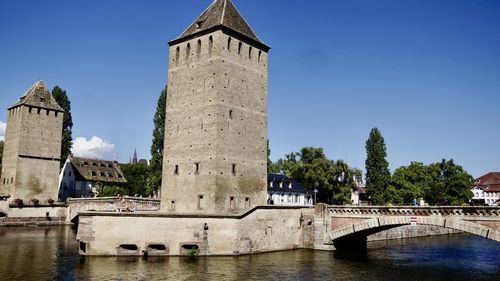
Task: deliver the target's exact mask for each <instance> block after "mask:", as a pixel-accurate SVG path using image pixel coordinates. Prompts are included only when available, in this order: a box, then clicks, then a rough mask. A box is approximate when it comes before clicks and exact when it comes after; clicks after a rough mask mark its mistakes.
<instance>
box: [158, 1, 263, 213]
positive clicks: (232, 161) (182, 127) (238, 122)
mask: <svg viewBox="0 0 500 281" xmlns="http://www.w3.org/2000/svg"><path fill="white" fill-rule="evenodd" d="M268 50H269V47H267V46H266V45H265V44H263V43H262V42H260V40H259V39H258V38H257V36H256V35H255V34H254V33H253V31H252V30H251V29H250V27H249V26H248V25H247V24H246V22H245V21H244V19H243V18H242V17H241V15H240V14H239V13H238V12H237V10H236V8H235V7H234V6H233V4H232V3H231V1H215V2H214V3H213V4H212V5H211V6H210V7H209V8H208V9H207V10H206V11H205V12H204V13H203V14H202V15H200V17H199V18H198V19H197V20H196V21H195V22H194V23H193V24H192V25H191V26H190V27H189V28H188V29H187V30H186V31H185V32H184V33H183V34H182V35H181V36H180V37H179V38H178V39H176V40H174V41H172V42H170V57H169V72H168V81H169V83H168V97H167V112H166V116H167V120H166V134H165V135H166V136H165V150H164V151H165V152H164V154H165V157H164V164H163V169H164V170H163V178H164V181H163V186H162V195H163V196H162V210H163V211H166V212H170V213H203V214H230V213H233V214H235V213H239V212H241V211H242V210H248V209H250V208H252V207H254V206H257V205H262V204H265V203H266V197H267V196H266V175H267V174H266V173H267V78H268V71H267V63H268Z"/></svg>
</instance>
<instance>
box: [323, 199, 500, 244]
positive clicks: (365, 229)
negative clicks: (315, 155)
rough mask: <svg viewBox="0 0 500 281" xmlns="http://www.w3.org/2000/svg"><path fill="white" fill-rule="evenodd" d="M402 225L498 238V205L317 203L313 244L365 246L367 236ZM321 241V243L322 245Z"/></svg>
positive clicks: (499, 233)
mask: <svg viewBox="0 0 500 281" xmlns="http://www.w3.org/2000/svg"><path fill="white" fill-rule="evenodd" d="M404 225H434V226H440V227H444V228H449V229H453V230H458V231H463V232H467V233H471V234H474V235H478V236H482V237H484V238H487V239H491V240H494V241H497V242H500V207H452V206H440V207H386V206H328V205H324V204H317V205H316V212H315V241H317V242H315V244H316V245H315V248H318V249H329V247H330V249H331V245H333V246H335V248H336V249H337V250H342V249H352V248H361V249H366V241H367V236H369V235H371V234H375V233H377V232H380V231H384V230H388V229H391V228H395V227H399V226H404ZM321 244H322V245H321Z"/></svg>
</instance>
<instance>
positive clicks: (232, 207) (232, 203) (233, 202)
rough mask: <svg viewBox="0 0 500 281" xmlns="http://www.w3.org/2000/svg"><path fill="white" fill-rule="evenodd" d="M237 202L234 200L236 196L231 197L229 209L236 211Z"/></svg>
mask: <svg viewBox="0 0 500 281" xmlns="http://www.w3.org/2000/svg"><path fill="white" fill-rule="evenodd" d="M235 201H236V200H234V196H231V197H229V208H231V209H234V208H235V206H236V202H235Z"/></svg>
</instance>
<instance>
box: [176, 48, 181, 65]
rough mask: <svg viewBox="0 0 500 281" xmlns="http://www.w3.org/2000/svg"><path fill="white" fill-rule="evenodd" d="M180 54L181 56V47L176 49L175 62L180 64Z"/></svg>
mask: <svg viewBox="0 0 500 281" xmlns="http://www.w3.org/2000/svg"><path fill="white" fill-rule="evenodd" d="M180 54H181V49H180V48H179V46H177V48H176V49H175V62H179V56H180Z"/></svg>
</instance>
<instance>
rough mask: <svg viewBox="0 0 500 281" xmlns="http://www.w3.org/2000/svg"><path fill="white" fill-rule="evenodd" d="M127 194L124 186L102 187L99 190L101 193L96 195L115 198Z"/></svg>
mask: <svg viewBox="0 0 500 281" xmlns="http://www.w3.org/2000/svg"><path fill="white" fill-rule="evenodd" d="M128 193H129V191H128V189H127V188H126V187H124V186H118V185H104V186H103V187H102V189H101V192H99V193H98V194H97V197H115V196H122V195H128Z"/></svg>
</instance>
